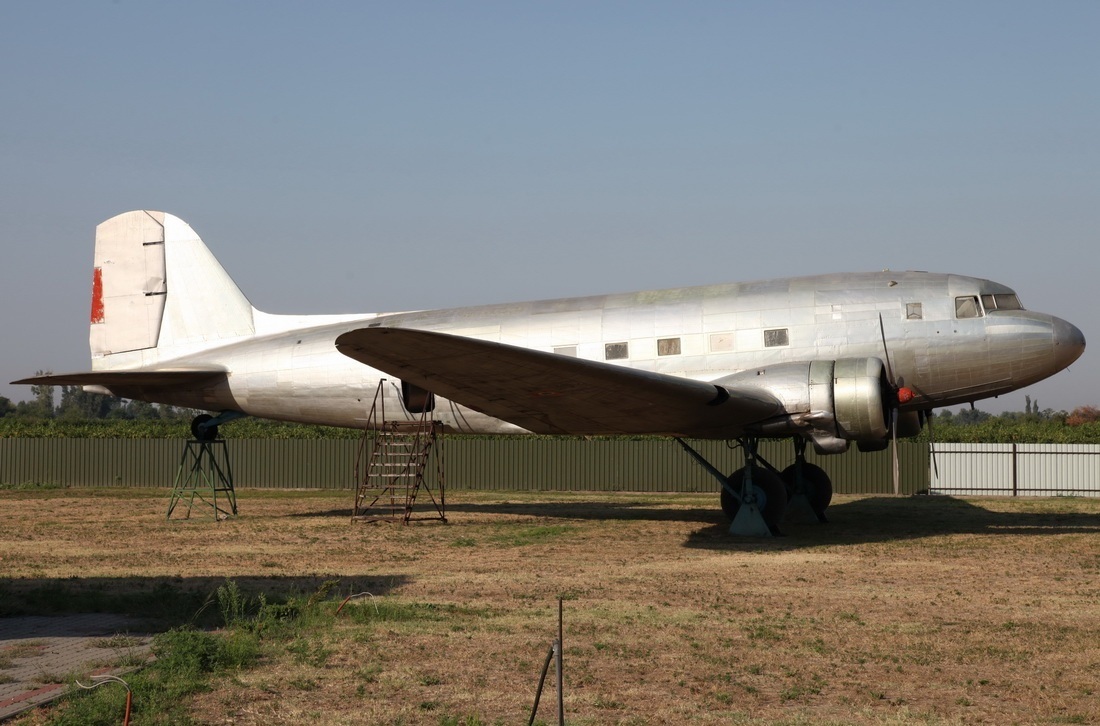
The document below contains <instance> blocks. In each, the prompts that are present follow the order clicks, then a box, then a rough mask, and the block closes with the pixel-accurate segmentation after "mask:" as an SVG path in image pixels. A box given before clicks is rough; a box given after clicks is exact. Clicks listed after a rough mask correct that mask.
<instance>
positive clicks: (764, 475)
mask: <svg viewBox="0 0 1100 726" xmlns="http://www.w3.org/2000/svg"><path fill="white" fill-rule="evenodd" d="M744 480H745V469H744V467H742V468H741V469H738V470H737V471H735V472H733V473H732V474H730V476H729V483H730V486H731V487H733V490H734V491H737V492H739V491H741V483H742V482H743V481H744ZM752 488H753V491H754V492H755V493H756V506H757V508H759V509H760V514H761V515H763V517H764V521H765V522H767V523H768V526H769V527H771V528H772V529H773V530H776V529H778V525H779V521H780V520H781V519H783V512H784V511H786V509H787V490H786V487H784V486H783V481H782V480H781V479H780V478H779V477H777V476H776V475H775V474H773V473H772V472H770V471H768V470H767V469H762V468H760V467H758V466H757V467H753V470H752ZM721 502H722V511H723V512H725V514H726V516H727V517H729V518H730V521H731V522H732V521H733V519H734V517H736V516H737V512H738V510H740V509H741V502H740V501H738V499H737V497H735V496H733V495H732V494H730V493H729V492H728V491H727V490H726V488H725V487H722V492H721Z"/></svg>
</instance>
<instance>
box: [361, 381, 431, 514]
mask: <svg viewBox="0 0 1100 726" xmlns="http://www.w3.org/2000/svg"><path fill="white" fill-rule="evenodd" d="M384 385H385V381H382V382H380V383H379V384H378V390H377V391H376V392H375V400H374V404H373V405H372V406H371V413H370V416H369V417H368V429H367V431H365V432H364V436H363V441H362V443H361V444H360V446H359V455H358V459H357V461H356V464H355V479H356V490H355V506H354V507H353V508H352V515H351V520H352V521H353V522H397V521H400V522H402V523H403V524H408V523H409V522H410V521H411V520H412V519H438V520H440V521H443V522H446V521H447V516H446V506H445V504H446V500H445V496H444V485H443V445H442V436H441V434H442V429H443V426H442V424H441V423H440V422H438V421H433V420H432V419H429V418H428V417H427V412H425V413H423V414H421V415H420V418H419V419H411V420H396V421H387V420H386V418H385V404H384V396H383V391H384V389H383V386H384ZM368 450H369V451H370V455H369V458H368V457H367V456H366V452H367V451H368ZM433 452H434V453H435V456H434V457H433V456H432V454H433ZM365 458H366V459H367V463H366V466H365V467H364V466H363V460H364V459H365ZM431 463H434V467H429V464H431ZM431 469H434V471H432V470H431ZM421 492H423V493H424V494H426V495H427V496H428V498H429V499H430V500H431V505H432V509H434V512H435V513H434V514H431V513H429V514H428V515H427V516H423V517H413V507H414V505H415V503H416V497H417V495H418V494H420V493H421Z"/></svg>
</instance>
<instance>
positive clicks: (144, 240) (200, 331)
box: [89, 210, 254, 368]
mask: <svg viewBox="0 0 1100 726" xmlns="http://www.w3.org/2000/svg"><path fill="white" fill-rule="evenodd" d="M253 332H254V326H253V309H252V305H251V304H250V303H249V302H248V300H247V299H246V298H245V296H244V295H243V294H242V293H241V291H240V289H239V288H238V287H237V285H236V284H235V283H234V282H233V280H232V279H231V278H230V277H229V275H228V274H226V272H225V270H224V269H222V266H221V265H220V264H219V263H218V261H217V260H216V259H215V258H214V255H212V254H211V253H210V250H209V249H207V247H206V245H205V244H203V241H202V240H201V239H199V236H198V235H197V234H195V231H194V230H192V229H191V227H190V226H189V225H188V224H187V223H186V222H184V221H183V220H182V219H180V218H179V217H174V216H172V215H171V214H165V213H164V212H152V211H146V210H140V211H134V212H126V213H125V214H120V215H118V216H117V217H112V218H111V219H108V220H107V221H106V222H103V223H102V224H100V225H99V226H98V227H96V249H95V269H94V271H93V277H92V314H91V333H90V336H89V340H90V344H91V351H92V363H93V367H94V368H116V367H128V366H130V365H138V364H148V363H153V362H156V361H159V360H165V359H167V358H174V357H178V356H180V355H186V354H188V353H193V352H198V351H201V350H203V349H205V348H212V347H215V346H217V345H220V344H221V343H223V342H228V341H230V340H233V339H237V338H240V337H242V336H249V335H252V334H253ZM122 354H127V355H122ZM110 356H117V357H116V358H114V359H113V360H110V361H108V360H107V359H108V357H110Z"/></svg>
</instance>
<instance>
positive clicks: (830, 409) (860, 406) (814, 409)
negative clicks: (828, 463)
mask: <svg viewBox="0 0 1100 726" xmlns="http://www.w3.org/2000/svg"><path fill="white" fill-rule="evenodd" d="M715 383H717V384H719V385H725V386H729V387H730V388H740V389H744V388H746V387H748V388H758V389H761V390H764V391H767V392H768V393H769V394H771V395H772V396H774V397H775V398H777V399H778V400H779V401H780V402H781V403H782V404H783V409H784V411H785V412H786V413H785V415H783V416H782V417H780V418H777V419H772V420H771V421H766V422H764V424H763V425H762V426H761V427H760V433H761V434H763V435H766V436H792V435H805V436H808V437H809V438H810V439H811V440H812V441H813V443H814V447H815V448H816V449H817V450H818V451H819V452H820V453H829V454H835V453H841V452H843V451H846V450H847V449H848V445H849V443H850V442H852V441H857V442H866V443H867V444H868V445H873V444H874V443H878V442H884V441H886V439H887V437H888V435H889V433H890V406H889V391H890V385H889V382H888V381H887V379H886V368H885V366H884V365H883V363H882V361H881V360H879V359H878V358H845V359H841V360H835V361H831V360H830V361H809V362H795V363H779V364H776V365H774V366H766V367H763V368H757V369H754V370H750V371H743V372H741V373H737V374H735V375H732V376H728V377H727V378H723V379H722V380H720V381H715Z"/></svg>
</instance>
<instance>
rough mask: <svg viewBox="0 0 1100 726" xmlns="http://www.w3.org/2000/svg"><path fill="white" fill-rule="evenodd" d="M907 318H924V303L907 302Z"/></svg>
mask: <svg viewBox="0 0 1100 726" xmlns="http://www.w3.org/2000/svg"><path fill="white" fill-rule="evenodd" d="M905 319H906V320H924V304H923V303H905Z"/></svg>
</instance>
